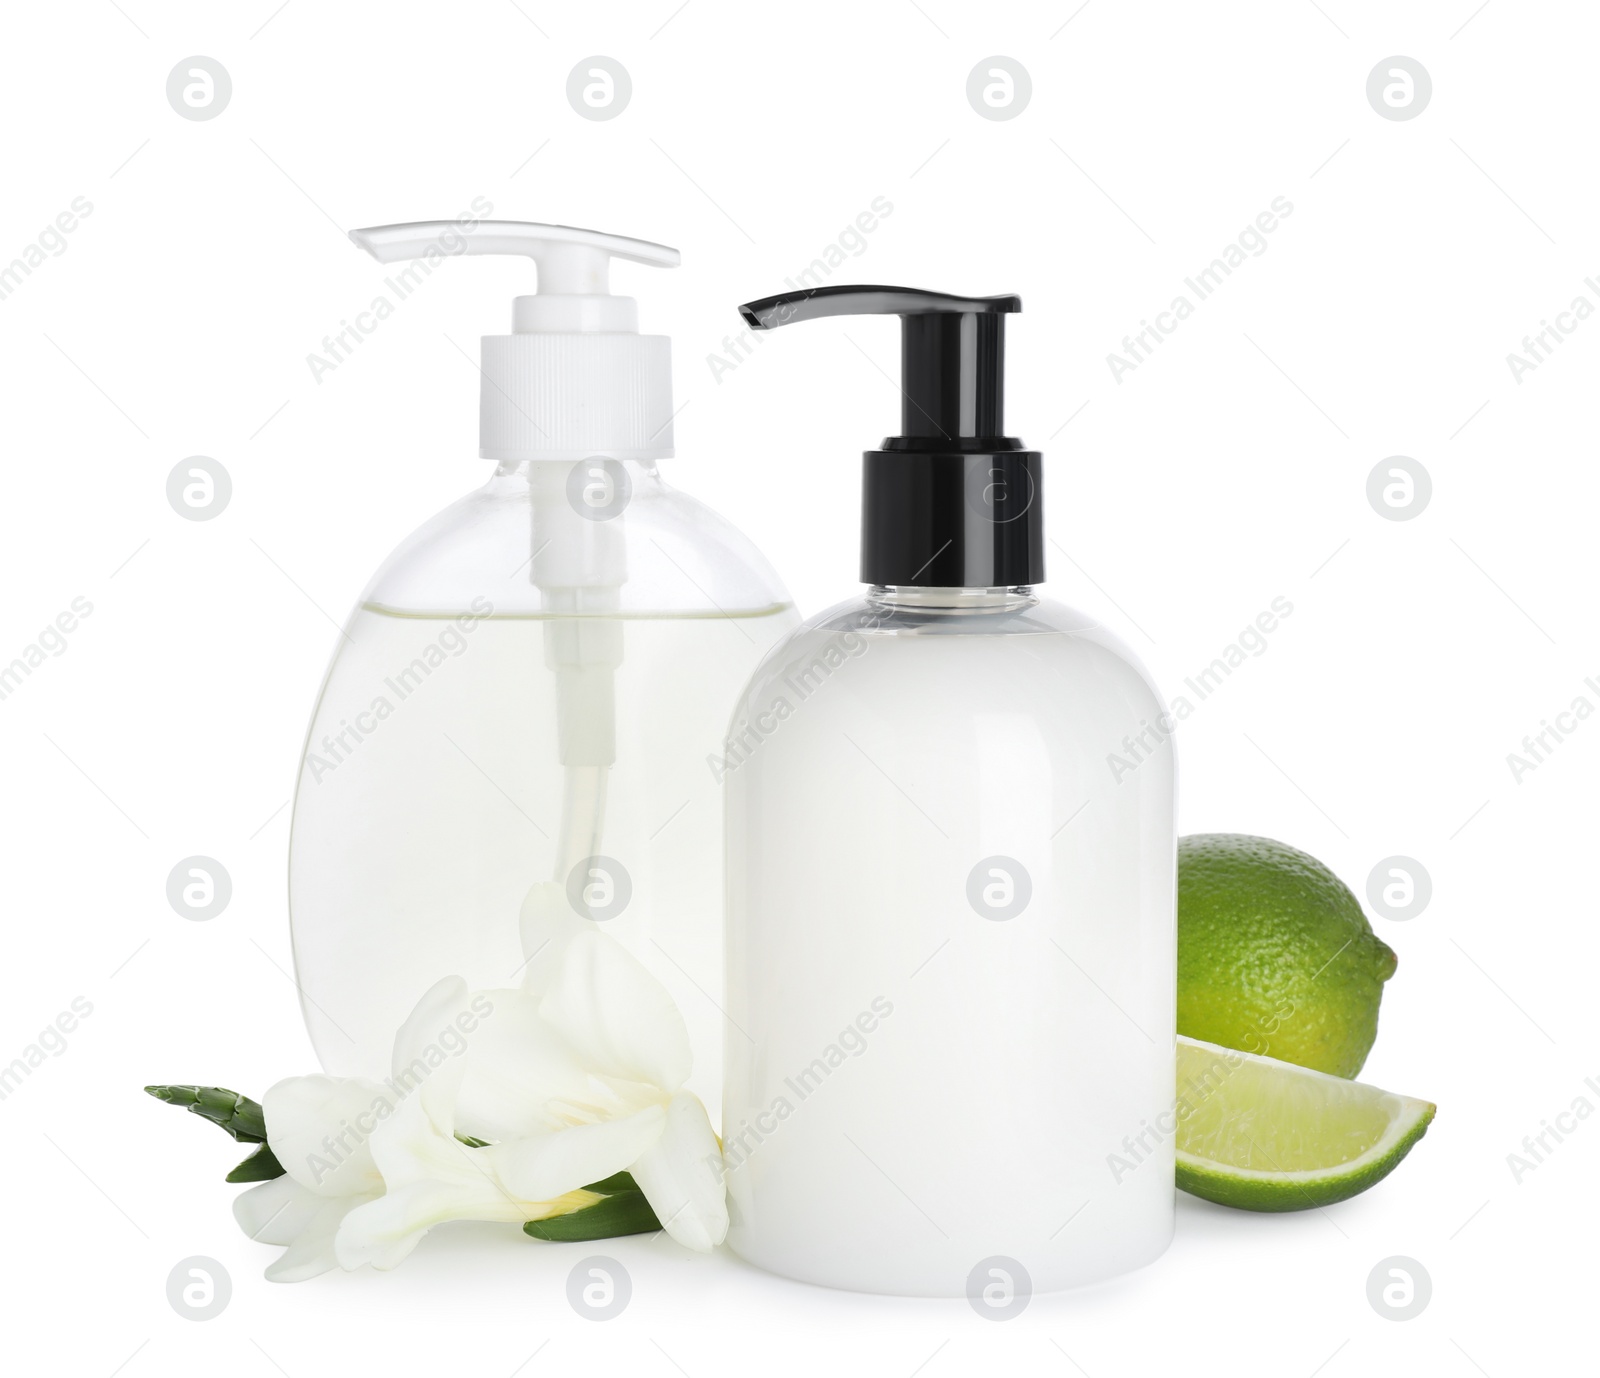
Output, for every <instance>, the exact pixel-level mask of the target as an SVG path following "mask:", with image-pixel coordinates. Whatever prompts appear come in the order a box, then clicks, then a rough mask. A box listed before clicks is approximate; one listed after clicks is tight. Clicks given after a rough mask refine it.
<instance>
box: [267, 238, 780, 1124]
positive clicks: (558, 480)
mask: <svg viewBox="0 0 1600 1378" xmlns="http://www.w3.org/2000/svg"><path fill="white" fill-rule="evenodd" d="M351 238H352V239H354V240H355V242H356V243H357V244H358V245H360V246H362V247H363V248H365V249H367V250H368V251H369V252H371V253H372V254H373V255H374V256H375V257H376V258H378V259H380V260H381V261H383V262H394V261H402V260H413V259H419V258H425V257H428V256H430V255H435V254H438V253H441V252H444V253H448V252H455V253H463V252H464V253H467V254H520V255H525V256H527V257H528V258H531V259H533V260H534V261H535V262H536V263H537V265H538V276H539V281H538V293H537V295H533V296H522V297H518V298H517V299H516V302H515V306H514V311H513V333H511V334H509V335H496V336H486V337H484V339H483V342H482V349H483V354H482V370H481V371H482V375H483V382H482V392H481V407H480V417H479V421H480V451H479V452H480V454H481V455H482V457H483V458H485V459H488V460H491V461H493V463H494V473H493V476H492V477H491V478H490V479H489V481H488V482H487V483H486V484H484V486H483V487H481V488H479V489H477V490H476V491H475V492H472V493H469V494H468V495H467V496H465V497H463V498H461V499H460V500H459V501H458V502H456V503H454V504H453V505H452V506H450V507H448V508H446V509H445V510H444V511H443V512H441V513H439V514H438V515H437V516H435V517H434V518H433V519H432V520H430V521H428V522H426V523H424V525H423V526H421V527H420V528H419V529H418V530H417V531H415V532H413V533H412V535H411V536H409V537H408V538H407V539H406V540H404V541H403V542H402V543H401V544H400V546H399V547H398V548H397V549H396V550H395V552H394V553H393V554H392V555H391V556H390V557H389V559H388V560H387V561H386V562H385V563H384V565H383V567H382V568H381V569H379V571H378V572H377V574H376V575H375V576H374V578H373V579H372V582H371V583H370V584H369V585H368V587H367V589H366V591H365V592H364V593H363V594H362V595H361V597H360V600H359V602H358V604H357V606H356V609H355V611H354V613H353V614H352V615H351V617H350V620H349V622H348V623H347V625H346V626H345V628H344V629H343V631H342V633H341V636H340V639H339V642H338V643H337V646H336V651H335V655H334V659H333V662H332V665H331V666H330V668H329V670H328V674H327V678H326V680H325V681H324V683H323V686H322V691H321V695H320V697H319V698H318V700H317V704H316V710H315V714H314V716H313V718H312V722H311V727H310V731H309V733H308V735H307V739H306V748H305V754H304V759H303V761H302V764H301V769H300V776H299V781H298V785H297V788H296V792H295V805H294V820H293V827H292V835H291V842H290V856H289V901H290V915H291V926H292V931H293V938H294V953H295V968H296V973H297V977H298V982H299V986H300V989H301V993H302V1001H301V1003H302V1008H303V1011H304V1015H305V1019H306V1024H307V1027H308V1029H309V1030H310V1033H311V1039H312V1042H313V1044H314V1045H315V1048H316V1051H317V1055H318V1057H319V1058H320V1060H321V1062H322V1065H323V1067H324V1068H325V1069H326V1070H328V1071H329V1072H332V1073H336V1074H340V1075H358V1074H359V1075H368V1076H378V1077H381V1076H386V1075H388V1072H389V1055H390V1047H391V1044H392V1040H393V1038H394V1034H395V1030H396V1029H397V1027H398V1026H399V1024H400V1023H401V1021H402V1020H403V1019H404V1018H405V1017H406V1015H407V1014H408V1013H409V1011H410V1010H411V1008H412V1006H413V1005H414V1004H415V1003H416V1001H417V999H418V998H419V997H420V996H421V995H422V994H423V992H424V991H426V990H427V989H428V987H429V986H431V985H432V984H433V983H434V982H435V981H437V980H438V979H440V978H441V977H443V976H448V975H460V976H463V977H465V978H466V980H467V983H468V985H469V987H471V988H474V989H497V988H504V987H510V986H515V985H517V984H518V983H519V982H520V981H521V980H522V979H523V978H524V975H525V974H526V971H527V967H528V965H529V964H530V963H536V962H541V961H544V960H546V959H547V958H548V957H550V956H553V955H554V953H555V951H556V950H557V949H558V947H559V944H558V943H555V942H552V941H551V939H552V938H553V937H558V936H559V935H560V934H562V933H564V932H571V931H577V930H580V929H582V928H583V927H584V926H585V925H587V924H590V923H596V924H599V925H601V926H602V927H603V928H604V930H605V931H606V932H608V933H610V934H611V935H612V936H614V937H616V938H618V939H620V940H621V941H622V942H623V943H625V944H626V945H627V946H628V947H629V949H630V950H631V951H632V952H633V953H634V955H635V956H637V957H638V958H639V959H640V960H641V961H642V962H644V963H645V965H646V966H647V967H649V969H650V970H651V971H652V972H653V973H654V974H655V975H657V976H658V977H659V978H660V979H661V980H662V982H663V983H664V984H665V985H666V987H667V989H668V990H669V991H670V992H671V993H672V994H673V996H674V998H675V999H676V1000H677V1003H678V1007H679V1009H680V1010H681V1011H682V1012H683V1014H684V1017H685V1020H686V1022H687V1024H688V1026H689V1031H690V1037H691V1041H692V1043H693V1046H694V1052H695V1073H694V1076H693V1078H692V1079H691V1080H690V1082H689V1087H690V1089H692V1090H694V1091H696V1092H697V1093H699V1094H700V1096H701V1097H702V1098H703V1099H705V1100H706V1101H707V1102H708V1103H709V1104H711V1105H715V1104H716V1103H717V1101H716V1098H717V1096H718V1094H719V1088H720V1064H721V1040H722V1015H721V1013H720V1011H719V1009H718V1008H717V1004H716V1001H715V999H714V993H715V992H717V991H718V989H719V987H720V985H721V978H722V922H721V916H722V798H721V790H720V786H719V783H718V780H717V776H716V774H715V771H714V769H713V768H712V765H711V764H710V763H711V762H713V761H715V760H716V759H717V757H718V756H719V754H720V748H721V744H722V741H723V736H724V733H725V731H726V727H727V721H728V714H729V712H730V711H731V708H732V705H733V701H734V699H735V698H736V697H737V696H738V693H739V689H740V686H741V685H742V684H743V683H744V681H745V680H746V679H747V678H748V677H749V674H750V672H751V670H752V668H753V667H754V666H755V664H756V663H757V661H759V660H760V658H761V656H762V655H763V654H764V653H765V651H766V650H767V648H768V647H769V645H770V644H771V643H772V642H773V640H775V639H776V638H777V637H778V636H779V635H781V634H782V633H783V632H785V631H787V630H788V629H789V628H790V627H791V626H793V625H794V623H795V621H796V617H795V614H794V612H793V609H792V605H791V603H790V599H789V596H788V594H787V593H786V592H785V590H784V588H783V585H782V584H781V583H780V582H779V580H778V578H777V576H776V575H775V574H774V573H773V571H772V569H771V568H770V567H769V566H768V564H767V562H766V561H765V560H764V559H763V558H762V556H761V555H760V554H759V553H758V552H757V551H756V549H755V548H754V547H753V546H752V545H751V543H750V542H749V541H748V540H746V539H745V538H744V537H743V536H742V535H740V533H739V532H738V531H736V530H734V528H733V527H731V526H730V525H729V524H728V523H727V522H726V521H724V520H723V519H722V518H721V517H719V516H717V515H716V513H714V512H712V511H711V510H710V509H709V508H707V507H705V506H704V505H702V504H701V503H699V502H697V501H695V500H694V499H693V498H691V497H689V496H687V495H686V494H684V493H681V492H678V491H677V490H675V489H673V488H670V487H668V486H667V484H666V483H665V482H663V481H662V478H661V476H660V474H659V472H658V470H657V461H658V460H659V459H662V458H664V457H667V456H670V455H671V454H672V453H673V442H672V412H673V409H672V384H671V354H670V341H669V340H668V339H667V338H666V337H665V336H660V335H641V334H639V333H638V324H637V310H636V306H635V303H634V302H633V301H632V300H631V299H630V298H627V297H618V296H611V295H609V293H608V290H607V277H608V267H609V260H610V259H612V258H621V259H627V260H630V261H632V262H636V263H644V264H651V265H655V266H658V267H670V266H673V265H675V264H676V263H677V262H678V253H677V251H676V250H675V249H669V248H666V247H664V246H662V245H659V244H650V243H646V242H643V241H640V240H633V239H624V238H619V237H617V236H614V235H606V234H600V233H597V232H595V231H592V230H582V229H573V228H570V227H567V226H560V225H536V224H523V223H518V222H509V221H485V222H480V223H479V224H478V225H477V226H475V227H474V228H473V229H471V230H470V231H467V232H462V231H461V230H460V228H459V227H457V226H455V225H453V224H449V223H444V222H440V223H434V222H424V223H419V224H410V225H389V226H383V227H378V228H373V229H365V230H356V231H353V232H352V234H351Z"/></svg>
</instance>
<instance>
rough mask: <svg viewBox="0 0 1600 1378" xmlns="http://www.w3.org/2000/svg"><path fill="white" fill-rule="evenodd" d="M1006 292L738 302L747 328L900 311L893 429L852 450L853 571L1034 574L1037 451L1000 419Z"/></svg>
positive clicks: (998, 577) (924, 580)
mask: <svg viewBox="0 0 1600 1378" xmlns="http://www.w3.org/2000/svg"><path fill="white" fill-rule="evenodd" d="M1020 310H1022V302H1021V300H1020V299H1019V298H1017V297H954V296H948V295H946V294H945V293H943V292H922V291H918V290H917V289H915V288H911V287H818V288H814V289H812V290H810V291H802V292H786V293H784V294H783V295H781V296H776V297H766V298H764V299H763V300H761V301H753V302H748V303H746V304H745V305H744V306H741V307H740V308H739V312H740V314H741V315H742V316H743V317H744V318H745V321H746V323H747V324H749V325H750V327H751V328H752V329H755V330H773V329H776V328H777V327H778V326H780V325H793V324H794V323H795V322H797V321H808V320H815V319H817V318H818V317H821V316H865V315H887V316H899V317H900V371H901V389H900V391H901V396H902V399H903V400H902V402H901V408H900V432H901V433H900V434H899V435H894V436H890V437H889V438H888V439H886V440H885V441H884V442H883V446H882V448H881V449H877V450H868V451H867V452H866V453H865V454H864V455H863V456H862V460H863V469H862V483H861V578H862V581H863V582H865V583H868V584H886V585H898V586H901V587H907V586H909V587H921V588H1002V587H1012V586H1015V585H1020V584H1038V583H1042V582H1043V580H1044V513H1043V505H1042V500H1041V495H1040V480H1041V468H1040V456H1039V452H1038V451H1037V450H1025V449H1023V447H1022V442H1021V441H1020V440H1016V439H1013V438H1012V437H1010V436H1007V435H1004V434H1002V432H1003V431H1004V429H1005V319H1006V316H1007V315H1008V314H1009V313H1010V312H1013V311H1020Z"/></svg>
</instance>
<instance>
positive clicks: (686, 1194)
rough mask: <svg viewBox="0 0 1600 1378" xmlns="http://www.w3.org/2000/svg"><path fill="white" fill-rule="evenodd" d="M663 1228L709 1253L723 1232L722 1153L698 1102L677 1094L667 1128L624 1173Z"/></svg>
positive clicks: (683, 1093)
mask: <svg viewBox="0 0 1600 1378" xmlns="http://www.w3.org/2000/svg"><path fill="white" fill-rule="evenodd" d="M629 1171H630V1172H632V1173H633V1180H634V1181H635V1182H637V1183H638V1184H639V1190H640V1191H642V1192H643V1193H644V1196H645V1200H647V1201H648V1202H649V1203H650V1205H651V1207H652V1208H653V1209H654V1210H655V1213H656V1217H657V1219H659V1220H660V1221H661V1224H662V1226H663V1228H665V1230H666V1232H667V1233H668V1234H670V1235H671V1236H672V1237H673V1238H674V1239H675V1240H677V1241H678V1243H680V1244H683V1245H686V1246H687V1247H688V1248H691V1249H710V1248H713V1247H714V1246H716V1245H718V1244H720V1243H722V1241H723V1239H724V1237H725V1236H726V1235H727V1233H728V1198H727V1191H726V1188H725V1186H724V1183H723V1176H722V1149H721V1148H720V1147H719V1146H718V1144H717V1136H716V1135H715V1134H713V1133H712V1132H711V1121H710V1120H709V1119H708V1118H707V1117H706V1108H705V1106H703V1105H702V1104H701V1103H700V1099H699V1097H697V1096H695V1095H692V1094H691V1093H690V1092H688V1091H680V1092H678V1094H677V1095H676V1096H674V1097H673V1098H672V1104H671V1105H669V1106H668V1107H667V1123H666V1129H665V1131H664V1132H663V1133H662V1135H661V1137H660V1139H659V1140H657V1141H656V1143H655V1144H654V1145H653V1146H651V1147H650V1148H649V1149H647V1150H646V1151H645V1153H644V1155H643V1156H642V1157H641V1158H640V1159H639V1160H638V1161H637V1162H636V1163H634V1164H633V1166H632V1167H631V1168H630V1169H629Z"/></svg>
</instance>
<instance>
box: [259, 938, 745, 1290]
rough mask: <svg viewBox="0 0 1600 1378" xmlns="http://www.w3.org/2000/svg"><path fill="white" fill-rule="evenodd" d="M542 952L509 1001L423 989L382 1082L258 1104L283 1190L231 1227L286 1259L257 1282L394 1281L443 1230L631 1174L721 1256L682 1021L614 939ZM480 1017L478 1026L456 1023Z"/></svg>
mask: <svg viewBox="0 0 1600 1378" xmlns="http://www.w3.org/2000/svg"><path fill="white" fill-rule="evenodd" d="M527 923H528V919H527V915H526V914H525V915H524V926H525V930H526V927H527ZM550 945H551V946H553V947H554V951H552V952H549V953H547V954H546V955H545V957H544V959H543V960H541V961H538V962H533V963H530V964H529V971H528V976H527V978H526V980H525V981H524V983H523V985H522V987H521V988H520V989H517V990H507V991H493V992H487V993H485V994H484V995H479V996H469V995H468V992H467V989H466V984H465V982H463V981H462V980H461V979H460V978H459V977H451V978H448V979H446V980H444V981H441V982H439V983H438V984H437V985H436V986H434V987H433V989H432V990H430V991H429V992H428V993H427V994H426V995H425V996H423V998H422V1000H421V1001H420V1002H419V1003H418V1005H417V1007H416V1009H415V1010H414V1011H413V1012H412V1014H411V1016H410V1017H409V1018H408V1019H407V1020H406V1022H405V1024H404V1025H403V1026H402V1027H401V1029H400V1032H399V1034H398V1035H397V1036H396V1039H395V1047H394V1058H393V1072H394V1075H393V1076H392V1077H391V1079H390V1080H389V1081H388V1082H387V1083H384V1084H382V1085H380V1084H378V1083H376V1082H371V1081H366V1080H362V1079H358V1078H337V1077H327V1076H309V1077H291V1078H290V1079H288V1080H287V1081H282V1082H279V1083H278V1084H277V1085H276V1086H274V1087H273V1088H272V1089H271V1090H270V1091H268V1092H267V1095H266V1097H265V1098H264V1099H263V1102H262V1108H263V1112H264V1115H265V1119H266V1123H267V1141H268V1143H269V1145H270V1146H271V1148H272V1151H273V1153H274V1154H275V1155H276V1156H277V1158H278V1160H279V1162H281V1163H282V1164H283V1166H284V1169H285V1172H286V1174H287V1175H286V1176H284V1177H281V1178H278V1179H277V1180H275V1181H271V1182H267V1183H264V1184H263V1185H261V1186H259V1187H254V1188H252V1189H251V1190H249V1191H247V1192H245V1193H244V1194H243V1195H242V1196H240V1197H239V1198H238V1200H237V1201H236V1202H235V1204H234V1214H235V1216H236V1218H237V1219H238V1221H239V1223H240V1225H241V1226H242V1227H243V1228H244V1230H245V1232H246V1233H247V1234H249V1235H250V1236H251V1237H252V1238H255V1239H260V1240H262V1241H264V1242H266V1243H273V1244H284V1245H287V1246H288V1248H287V1249H286V1251H285V1253H284V1254H283V1255H282V1257H280V1258H279V1259H278V1260H277V1261H276V1262H275V1263H273V1264H272V1265H271V1266H270V1267H269V1268H268V1269H267V1276H268V1278H271V1279H273V1280H275V1281H283V1282H293V1281H299V1280H301V1279H303V1278H308V1277H314V1276H316V1275H317V1274H318V1273H321V1272H325V1271H327V1270H328V1269H329V1268H332V1267H335V1266H343V1267H345V1268H357V1267H360V1266H361V1265H362V1264H364V1263H371V1264H372V1265H373V1266H375V1267H378V1268H392V1267H394V1266H395V1265H396V1264H397V1263H399V1262H400V1261H401V1260H402V1259H404V1258H405V1257H406V1255H407V1254H409V1253H410V1252H411V1250H412V1249H413V1248H415V1247H416V1245H417V1242H418V1241H419V1240H420V1239H421V1238H422V1236H423V1235H424V1234H426V1233H427V1231H428V1230H429V1229H431V1228H432V1227H433V1226H434V1225H437V1224H440V1223H441V1222H443V1221H446V1220H495V1221H507V1222H513V1223H521V1222H523V1221H527V1220H538V1219H543V1218H546V1217H548V1216H551V1215H559V1214H563V1213H565V1212H567V1211H571V1210H576V1209H579V1208H581V1207H582V1206H585V1205H589V1204H592V1203H593V1202H594V1201H597V1200H599V1199H600V1198H599V1197H598V1196H595V1195H594V1194H592V1193H589V1192H585V1191H583V1190H582V1188H583V1187H584V1186H585V1185H586V1184H587V1183H591V1182H597V1181H601V1180H603V1179H604V1178H606V1177H610V1176H612V1175H613V1174H615V1173H617V1172H621V1171H624V1170H626V1171H630V1172H631V1173H632V1174H633V1177H634V1180H635V1181H636V1182H637V1183H638V1185H639V1188H640V1189H641V1191H643V1193H644V1195H645V1197H646V1199H647V1200H648V1201H649V1202H650V1204H651V1206H652V1207H653V1208H654V1209H655V1212H656V1215H657V1217H658V1218H659V1219H660V1220H661V1222H662V1224H663V1226H664V1227H665V1228H666V1230H667V1232H668V1233H669V1234H671V1235H672V1237H673V1238H674V1239H676V1240H678V1241H679V1242H680V1243H682V1244H685V1245H688V1246H689V1247H691V1248H696V1249H709V1248H711V1247H712V1246H713V1245H715V1244H718V1243H720V1242H721V1240H722V1238H723V1236H724V1235H725V1234H726V1233H727V1228H728V1215H727V1205H726V1200H725V1197H724V1192H723V1184H722V1176H721V1161H722V1160H721V1151H720V1148H719V1146H718V1144H717V1140H716V1136H715V1135H714V1134H713V1133H712V1131H711V1125H710V1122H709V1120H708V1119H707V1118H706V1112H705V1108H704V1107H703V1106H702V1105H701V1104H700V1102H699V1100H698V1099H696V1098H695V1097H694V1096H693V1095H692V1094H690V1093H689V1092H686V1091H684V1090H683V1089H682V1087H683V1083H684V1081H685V1080H686V1079H687V1077H688V1075H689V1070H690V1066H691V1056H690V1050H689V1039H688V1032H687V1030H686V1029H685V1027H684V1023H683V1018H682V1016H681V1015H680V1014H679V1013H678V1010H677V1008H676V1006H675V1005H674V1004H673V1003H672V1000H671V997H670V996H669V995H668V994H667V992H666V991H665V990H664V989H663V988H662V987H661V985H660V984H659V983H658V982H657V981H656V980H655V979H654V978H653V977H652V976H651V975H650V974H649V973H648V972H647V971H645V969H644V968H643V967H642V966H641V965H640V964H639V963H638V962H637V961H636V960H635V959H634V958H633V957H632V956H630V955H629V954H628V952H627V951H626V950H625V949H624V948H623V947H622V946H621V945H620V944H619V943H617V942H616V941H615V940H613V939H611V938H609V937H607V936H605V935H603V934H601V933H598V932H595V931H593V930H592V929H588V928H585V929H579V930H577V931H571V930H569V929H568V928H567V927H566V926H565V924H564V923H563V924H562V925H561V926H560V928H559V929H558V930H554V931H553V933H552V939H551V944H550ZM486 1005H487V1006H488V1007H490V1008H491V1009H492V1013H491V1014H490V1015H489V1016H488V1017H487V1018H484V1019H483V1020H482V1021H481V1022H476V1021H473V1020H471V1019H468V1020H466V1021H465V1022H463V1016H464V1015H465V1014H466V1012H467V1011H468V1010H469V1009H472V1010H476V1011H479V1012H481V1010H482V1009H483V1008H484V1007H485V1006H486ZM468 1026H472V1027H473V1032H472V1034H471V1037H470V1039H469V1040H465V1041H458V1040H452V1041H451V1042H450V1044H448V1045H447V1044H445V1041H444V1039H443V1037H442V1034H441V1031H447V1030H450V1029H452V1028H455V1029H460V1028H464V1027H468ZM441 1047H444V1048H446V1051H445V1052H444V1053H441V1051H440V1049H441ZM458 1134H459V1135H466V1136H470V1137H472V1138H475V1139H483V1140H489V1141H491V1142H490V1146H489V1147H486V1148H471V1147H469V1146H468V1145H466V1144H465V1143H463V1142H461V1140H460V1138H458V1137H457V1136H458Z"/></svg>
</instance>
